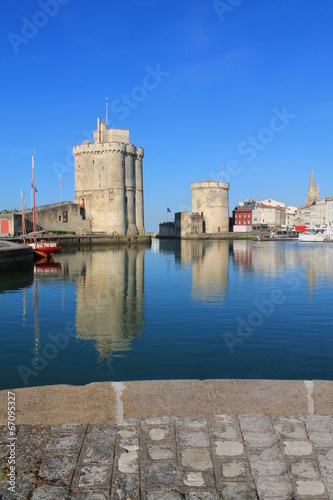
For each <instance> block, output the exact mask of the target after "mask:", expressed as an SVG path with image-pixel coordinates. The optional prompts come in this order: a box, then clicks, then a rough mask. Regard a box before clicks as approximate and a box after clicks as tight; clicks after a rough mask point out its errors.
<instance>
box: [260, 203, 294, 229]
mask: <svg viewBox="0 0 333 500" xmlns="http://www.w3.org/2000/svg"><path fill="white" fill-rule="evenodd" d="M252 225H253V228H254V229H261V228H265V227H267V228H269V229H280V228H281V227H285V225H286V206H285V204H284V203H282V202H281V201H278V200H271V199H266V200H263V201H258V202H256V206H255V208H254V210H253V212H252Z"/></svg>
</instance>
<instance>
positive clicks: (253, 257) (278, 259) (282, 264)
mask: <svg viewBox="0 0 333 500" xmlns="http://www.w3.org/2000/svg"><path fill="white" fill-rule="evenodd" d="M330 247H331V245H330V244H329V243H327V244H325V243H320V244H317V245H316V244H311V245H307V246H306V247H305V246H300V245H299V244H298V242H293V243H290V244H287V245H286V244H284V243H282V242H262V241H259V242H251V241H234V242H233V258H234V262H235V265H236V266H237V268H238V270H239V271H241V272H246V271H252V272H256V273H259V274H264V275H266V276H277V275H281V274H284V273H289V272H292V274H291V275H290V279H291V280H292V276H293V275H294V274H295V275H296V274H297V273H298V272H300V273H301V274H300V275H299V277H300V278H301V277H302V276H304V270H305V271H306V273H307V280H308V287H309V291H310V293H312V292H313V290H314V288H315V286H316V283H317V282H318V280H319V279H322V278H324V279H325V280H329V281H333V251H332V248H330ZM292 284H293V286H294V285H295V281H293V282H292Z"/></svg>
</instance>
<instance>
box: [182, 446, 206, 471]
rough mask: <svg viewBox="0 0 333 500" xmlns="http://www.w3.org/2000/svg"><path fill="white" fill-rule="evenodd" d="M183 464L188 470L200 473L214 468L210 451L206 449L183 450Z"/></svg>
mask: <svg viewBox="0 0 333 500" xmlns="http://www.w3.org/2000/svg"><path fill="white" fill-rule="evenodd" d="M181 464H182V466H183V467H185V468H187V469H195V470H199V471H204V470H207V469H212V468H213V463H212V460H211V457H210V451H209V450H207V449H205V448H187V449H185V450H182V452H181Z"/></svg>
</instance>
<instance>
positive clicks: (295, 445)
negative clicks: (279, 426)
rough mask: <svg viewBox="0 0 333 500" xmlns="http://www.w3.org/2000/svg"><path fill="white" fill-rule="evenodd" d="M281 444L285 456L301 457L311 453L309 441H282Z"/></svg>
mask: <svg viewBox="0 0 333 500" xmlns="http://www.w3.org/2000/svg"><path fill="white" fill-rule="evenodd" d="M283 444H284V452H285V454H286V455H287V456H295V457H303V456H307V455H311V453H312V451H313V448H312V445H311V443H309V441H284V442H283Z"/></svg>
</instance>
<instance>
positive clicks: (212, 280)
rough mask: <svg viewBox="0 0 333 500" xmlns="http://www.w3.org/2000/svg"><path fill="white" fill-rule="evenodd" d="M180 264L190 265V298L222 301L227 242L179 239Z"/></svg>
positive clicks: (224, 286)
mask: <svg viewBox="0 0 333 500" xmlns="http://www.w3.org/2000/svg"><path fill="white" fill-rule="evenodd" d="M180 260H181V263H182V265H183V266H184V265H185V266H186V265H188V264H191V265H192V299H193V300H197V301H203V302H212V301H214V302H215V301H217V302H221V301H224V299H225V298H226V295H227V289H228V276H229V242H228V241H219V242H215V241H214V242H210V241H196V240H181V244H180Z"/></svg>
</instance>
